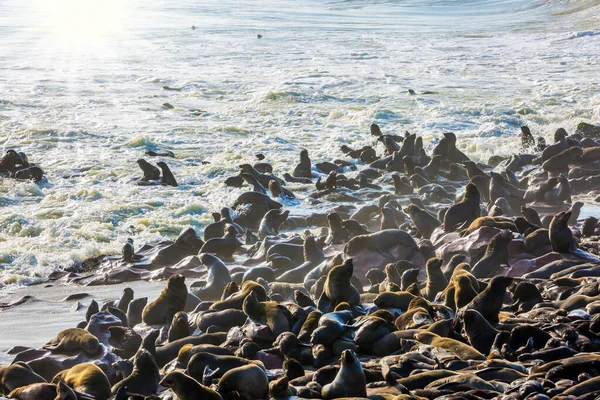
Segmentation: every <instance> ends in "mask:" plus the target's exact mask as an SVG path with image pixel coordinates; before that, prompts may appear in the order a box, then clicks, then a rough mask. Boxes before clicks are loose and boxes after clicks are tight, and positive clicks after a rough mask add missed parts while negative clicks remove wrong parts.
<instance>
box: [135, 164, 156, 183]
mask: <svg viewBox="0 0 600 400" xmlns="http://www.w3.org/2000/svg"><path fill="white" fill-rule="evenodd" d="M137 163H138V165H139V166H140V168H141V170H142V172H143V173H144V176H143V177H142V178H141V180H142V181H155V180H157V179H159V178H160V169H158V168H157V167H155V166H154V165H152V164H150V163H149V162H148V161H146V160H144V159H143V158H140V159H139V160H137Z"/></svg>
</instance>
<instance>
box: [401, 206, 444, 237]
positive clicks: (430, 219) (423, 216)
mask: <svg viewBox="0 0 600 400" xmlns="http://www.w3.org/2000/svg"><path fill="white" fill-rule="evenodd" d="M404 211H406V212H407V213H408V215H409V216H410V219H411V220H412V221H413V224H414V225H415V227H416V228H417V230H418V231H419V233H420V234H421V236H423V237H424V238H425V239H429V238H431V234H432V233H433V231H434V230H435V229H436V228H437V227H438V226H440V225H442V222H441V221H439V220H438V219H437V218H435V217H434V216H432V215H431V214H429V213H428V212H427V211H425V210H423V209H422V208H420V207H418V206H416V205H414V204H409V205H408V206H406V207H404Z"/></svg>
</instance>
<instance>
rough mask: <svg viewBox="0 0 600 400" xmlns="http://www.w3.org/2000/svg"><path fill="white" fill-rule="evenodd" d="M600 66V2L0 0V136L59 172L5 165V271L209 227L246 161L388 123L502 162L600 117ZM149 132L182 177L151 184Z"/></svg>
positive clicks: (32, 273)
mask: <svg viewBox="0 0 600 400" xmlns="http://www.w3.org/2000/svg"><path fill="white" fill-rule="evenodd" d="M258 35H262V38H259V37H258ZM599 71H600V1H598V0H589V1H583V0H578V1H568V0H533V1H526V0H481V1H466V0H464V1H452V0H439V1H430V0H404V1H382V0H370V1H369V0H364V1H359V0H352V1H316V0H297V1H290V0H277V1H275V0H265V1H259V0H256V1H246V0H238V1H228V0H226V1H224V0H218V1H215V0H205V1H202V2H192V1H148V0H146V1H139V0H127V1H119V0H86V1H80V0H53V1H47V0H21V1H18V2H15V1H7V0H0V147H1V148H0V150H2V151H6V150H8V149H16V150H19V151H24V152H25V153H26V154H27V155H28V156H29V160H30V161H31V162H35V163H37V164H39V165H40V166H41V167H42V168H43V170H44V171H45V174H46V176H47V179H48V182H46V183H43V184H40V185H36V184H34V183H31V182H18V181H15V180H11V179H2V178H0V207H1V208H0V210H1V213H0V287H5V288H6V287H14V285H22V284H30V283H35V282H39V281H41V280H43V279H44V278H45V277H47V276H48V274H49V273H50V272H52V271H54V270H57V269H60V268H62V267H65V266H70V265H72V264H73V263H76V262H78V261H81V260H84V259H86V258H88V257H91V256H96V255H99V254H117V253H119V252H120V249H121V247H122V245H123V243H124V242H125V240H126V238H127V237H129V236H132V237H133V238H134V240H135V243H136V248H139V247H141V245H142V244H143V243H145V242H147V241H156V240H159V239H161V238H173V237H176V235H177V234H178V233H179V232H180V231H181V230H182V229H184V228H186V227H188V226H193V227H195V228H196V229H197V230H198V231H201V230H202V227H203V226H205V225H206V224H208V223H210V222H211V216H210V212H211V211H218V210H219V209H220V208H221V207H223V206H225V205H231V204H232V202H233V200H234V199H235V198H236V197H237V196H238V195H239V194H240V193H241V192H243V191H244V190H246V189H231V188H228V187H226V186H225V185H224V184H223V181H224V179H225V178H226V177H228V176H230V175H232V174H234V173H235V172H236V171H237V169H238V168H237V166H238V165H239V164H241V163H245V162H254V161H255V160H256V158H255V154H257V153H263V154H264V155H265V156H266V161H268V162H271V163H272V164H273V166H274V168H275V172H276V173H278V174H279V175H282V174H283V173H284V172H291V170H292V169H293V166H294V165H295V164H296V162H297V160H298V153H299V151H300V149H302V148H306V149H308V151H309V154H310V156H311V158H312V160H313V162H317V161H330V160H332V159H334V158H342V157H343V154H342V152H341V151H340V150H339V147H340V145H342V144H347V145H348V146H351V147H359V146H362V145H364V144H372V143H373V138H372V137H370V136H369V125H370V124H371V123H373V122H375V123H377V124H379V125H380V126H381V128H382V130H383V132H384V133H393V134H403V133H404V132H405V131H410V132H414V133H417V134H419V135H421V136H423V138H424V144H425V147H426V149H429V150H430V149H431V148H432V147H433V146H434V145H435V143H436V141H437V140H438V138H439V137H440V135H441V133H442V132H445V131H453V132H455V133H456V134H457V136H458V145H459V148H461V149H462V150H463V151H464V152H466V153H467V154H468V155H469V156H471V157H472V158H473V159H475V160H479V161H484V162H485V161H487V159H488V158H489V157H490V156H491V155H494V154H498V155H510V154H512V153H514V152H516V151H518V150H519V145H520V141H519V140H518V138H516V136H515V135H516V134H517V133H518V132H519V128H520V126H521V125H528V126H529V127H530V128H531V130H532V132H533V134H534V135H536V136H545V137H546V138H547V139H548V140H549V141H551V137H552V134H553V132H554V130H555V129H556V128H558V127H564V128H566V129H567V130H568V131H569V132H573V130H574V128H575V126H576V125H577V124H578V123H579V122H580V121H587V122H596V123H597V122H599V121H600V86H599V85H600V82H599V79H600V73H599ZM165 86H167V87H170V88H172V89H177V90H166V89H164V87H165ZM409 89H412V90H414V91H415V94H414V95H411V94H409V92H408V91H409ZM165 103H168V104H171V105H172V106H173V108H167V107H164V106H163V104H165ZM379 146H381V145H379ZM147 149H150V150H155V151H160V150H171V151H173V152H174V153H175V154H176V156H177V158H176V159H172V158H165V159H163V160H164V161H166V162H167V163H168V164H169V165H170V166H171V169H172V170H173V172H174V174H175V176H176V178H177V180H178V181H179V184H180V186H179V187H178V188H170V187H160V186H154V187H140V186H137V185H136V184H135V182H134V180H135V178H137V177H139V176H141V171H140V170H139V168H138V166H137V163H136V160H137V159H138V158H141V157H145V158H146V159H148V161H151V162H153V163H156V161H158V159H156V158H152V159H150V158H148V157H146V156H145V155H144V152H145V151H146V150H147ZM378 149H379V150H380V151H381V150H382V147H379V148H378ZM204 162H208V163H204ZM307 187H308V186H302V185H295V186H294V185H291V188H294V189H297V190H300V192H299V193H300V197H302V194H301V193H302V190H303V189H304V190H305V189H306V188H307ZM288 208H289V209H290V210H291V211H292V214H294V213H295V214H298V213H303V212H306V208H307V206H306V205H305V204H304V203H301V204H300V205H297V206H290V207H288Z"/></svg>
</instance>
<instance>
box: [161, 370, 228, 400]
mask: <svg viewBox="0 0 600 400" xmlns="http://www.w3.org/2000/svg"><path fill="white" fill-rule="evenodd" d="M160 386H163V387H167V388H169V389H171V390H172V391H173V393H175V394H176V395H177V397H178V398H179V399H180V400H196V399H206V400H223V397H221V395H220V394H219V393H218V392H215V391H214V390H212V389H209V388H207V387H206V386H204V385H201V384H200V383H199V382H198V381H196V380H195V379H193V378H190V377H189V376H187V375H185V374H183V373H181V372H179V371H173V372H169V373H168V374H167V375H165V377H164V378H163V379H162V380H161V381H160Z"/></svg>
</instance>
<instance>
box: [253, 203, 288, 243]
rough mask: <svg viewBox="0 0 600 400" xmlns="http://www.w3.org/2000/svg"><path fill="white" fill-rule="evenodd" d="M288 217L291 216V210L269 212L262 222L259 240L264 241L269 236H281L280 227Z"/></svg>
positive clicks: (259, 229)
mask: <svg viewBox="0 0 600 400" xmlns="http://www.w3.org/2000/svg"><path fill="white" fill-rule="evenodd" d="M288 215H290V212H289V210H286V211H281V210H278V209H275V210H269V211H268V212H267V213H266V214H265V216H264V217H263V219H262V221H261V222H260V227H259V228H258V238H259V239H261V240H262V239H264V238H266V237H267V236H272V235H279V227H280V226H281V224H283V222H284V221H285V220H286V219H287V217H288Z"/></svg>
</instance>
